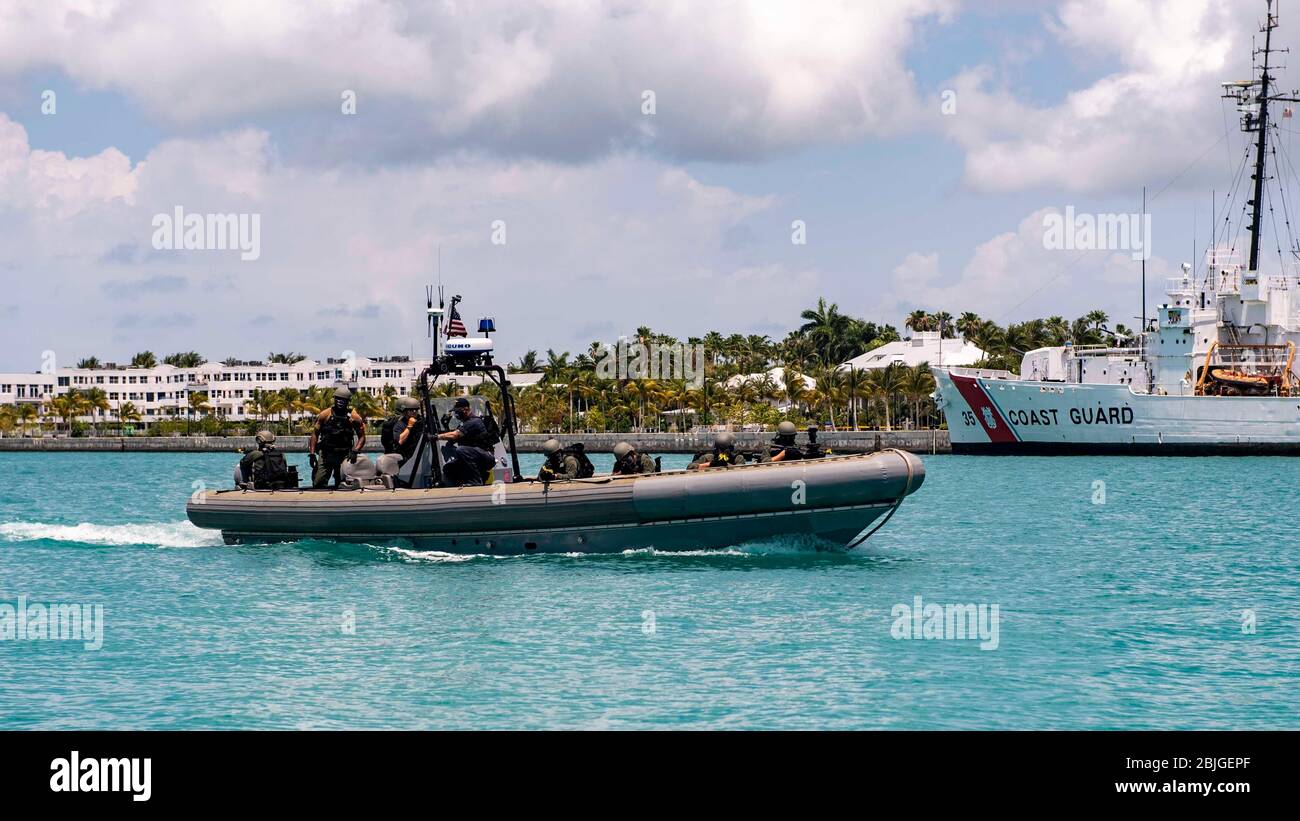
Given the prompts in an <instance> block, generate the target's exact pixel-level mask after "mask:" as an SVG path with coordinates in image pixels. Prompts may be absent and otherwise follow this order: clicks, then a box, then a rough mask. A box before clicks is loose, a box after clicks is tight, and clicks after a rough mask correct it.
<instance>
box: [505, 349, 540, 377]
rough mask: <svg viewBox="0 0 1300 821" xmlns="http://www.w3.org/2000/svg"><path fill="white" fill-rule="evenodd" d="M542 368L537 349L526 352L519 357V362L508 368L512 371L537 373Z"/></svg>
mask: <svg viewBox="0 0 1300 821" xmlns="http://www.w3.org/2000/svg"><path fill="white" fill-rule="evenodd" d="M541 369H542V368H541V364H540V363H539V362H538V361H537V351H528V352H526V353H525V354H524V355H523V356H521V357H519V361H518V362H516V363H515V364H513V365H509V366H507V368H506V370H507V371H508V372H510V373H537V372H538V371H540V370H541Z"/></svg>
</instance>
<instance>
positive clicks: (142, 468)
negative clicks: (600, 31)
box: [0, 454, 1300, 729]
mask: <svg viewBox="0 0 1300 821" xmlns="http://www.w3.org/2000/svg"><path fill="white" fill-rule="evenodd" d="M233 458H234V457H233V455H230V454H0V475H3V476H4V477H5V481H4V483H3V485H0V605H2V604H4V603H6V602H8V603H9V604H11V605H12V604H16V601H17V598H18V596H19V595H25V596H26V597H27V600H28V602H29V603H32V602H61V603H85V604H101V605H102V606H103V609H104V620H105V627H104V634H103V646H102V647H101V648H100V649H98V650H87V649H85V648H84V647H83V644H82V643H80V642H70V641H62V642H59V641H48V640H46V641H31V640H27V641H16V640H6V641H0V729H14V728H159V729H162V728H168V729H173V728H298V727H302V728H354V727H355V728H360V727H367V728H369V727H393V728H452V727H456V728H473V727H483V728H511V727H530V728H545V727H556V728H622V727H633V728H646V727H689V728H811V727H833V728H1195V727H1210V728H1269V727H1288V728H1293V729H1294V728H1297V727H1300V719H1298V718H1297V715H1300V711H1298V710H1297V709H1296V698H1297V694H1300V583H1298V582H1297V566H1298V565H1300V549H1298V543H1300V539H1297V537H1296V533H1295V528H1296V519H1295V510H1296V508H1295V500H1296V488H1297V487H1300V459H1297V460H1282V459H1263V458H1260V459H1211V458H1204V459H1125V458H1095V459H1092V458H1073V459H1071V458H1059V459H1039V458H1019V459H1016V458H980V457H951V456H947V457H945V456H939V457H927V458H926V467H927V471H928V474H927V478H926V482H925V486H924V487H923V488H922V489H921V491H920V492H919V493H918V494H917V495H915V496H913V497H911V498H910V499H909V500H908V502H907V503H905V504H904V505H903V507H902V508H901V509H900V511H899V513H898V515H896V516H895V517H894V519H893V521H891V522H890V523H889V524H888V525H887V526H886V527H885V529H884V530H882V531H881V532H880V533H879V534H877V535H876V536H875V537H874V538H872V539H871V540H870V541H869V542H868V543H867V544H866V545H865V546H864V547H862V548H859V549H858V550H856V551H854V552H852V553H850V554H843V553H836V552H827V551H819V550H817V549H815V547H814V546H811V545H807V544H796V543H780V542H774V543H769V544H762V545H751V546H746V547H744V548H741V549H738V550H727V551H709V552H699V553H695V554H689V555H673V554H659V553H655V552H653V551H641V552H635V553H628V554H624V555H615V556H604V557H581V556H551V557H547V556H526V557H518V558H487V557H481V558H479V557H471V558H468V559H452V558H449V557H446V556H438V555H431V554H420V553H414V552H411V551H404V550H401V549H400V548H395V547H392V546H365V545H343V544H334V543H328V542H304V543H298V544H291V545H275V546H244V547H225V546H222V545H221V544H220V540H219V538H218V537H216V535H215V534H212V533H209V532H206V531H200V530H197V529H194V528H192V527H190V526H189V525H188V523H186V522H185V521H184V512H183V506H184V502H185V500H186V497H187V496H188V495H189V494H190V493H191V491H192V488H193V483H194V482H195V481H196V480H201V481H204V482H206V483H207V484H208V485H209V486H215V487H220V486H225V485H226V484H227V483H228V481H229V480H228V477H229V475H230V468H231V465H232V463H233ZM595 458H596V461H597V464H598V466H599V467H602V468H605V467H607V465H608V460H609V457H608V456H604V457H600V456H597V457H595ZM294 459H295V460H296V461H302V459H303V457H301V456H297V457H294ZM665 462H666V463H668V464H681V463H683V462H684V458H683V457H667V458H666V459H665ZM529 464H531V465H532V466H533V467H535V466H536V461H535V457H532V458H531V459H529V460H526V464H525V469H527V468H528V466H529ZM1095 482H1104V483H1105V486H1104V499H1103V498H1102V496H1101V493H1100V491H1101V490H1102V489H1101V488H1098V487H1095V486H1094V483H1095ZM1096 501H1102V502H1104V503H1101V504H1096V503H1094V502H1096ZM915 596H921V597H923V601H924V602H929V603H939V604H961V603H973V604H984V605H994V604H996V605H997V606H998V608H999V622H998V624H999V628H998V644H997V648H996V649H993V650H982V649H980V643H979V641H971V640H905V639H896V638H894V637H892V635H891V628H892V627H893V626H894V617H893V616H892V615H891V611H892V609H893V608H894V607H895V606H896V605H900V604H908V605H910V604H912V603H913V600H914V597H915ZM1245 610H1250V611H1253V613H1254V618H1255V628H1254V632H1244V631H1243V623H1244V617H1243V611H1245ZM647 611H651V612H652V613H653V617H652V618H651V616H650V614H649V613H647ZM348 612H351V613H352V614H353V624H354V629H353V630H352V631H348V630H347V629H346V627H347V624H346V620H347V614H348ZM651 621H652V622H653V630H651V629H650V627H651Z"/></svg>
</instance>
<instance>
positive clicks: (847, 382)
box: [844, 366, 869, 430]
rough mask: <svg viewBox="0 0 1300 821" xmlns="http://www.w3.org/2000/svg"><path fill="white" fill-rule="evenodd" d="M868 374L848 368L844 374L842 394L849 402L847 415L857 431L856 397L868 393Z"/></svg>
mask: <svg viewBox="0 0 1300 821" xmlns="http://www.w3.org/2000/svg"><path fill="white" fill-rule="evenodd" d="M868 373H869V371H863V370H860V369H858V368H854V367H852V366H850V367H849V369H848V371H847V372H846V373H845V374H844V393H845V395H846V396H847V398H848V400H849V413H850V415H851V417H852V424H853V429H854V430H857V429H858V397H860V396H862V395H863V394H864V393H869V384H868V380H867V374H868Z"/></svg>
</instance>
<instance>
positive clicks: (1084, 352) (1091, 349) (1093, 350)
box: [1070, 345, 1142, 356]
mask: <svg viewBox="0 0 1300 821" xmlns="http://www.w3.org/2000/svg"><path fill="white" fill-rule="evenodd" d="M1070 350H1071V351H1073V352H1074V355H1075V356H1139V355H1141V353H1142V348H1141V346H1139V345H1134V346H1132V347H1129V348H1116V347H1114V346H1112V345H1075V346H1073V347H1072V348H1070Z"/></svg>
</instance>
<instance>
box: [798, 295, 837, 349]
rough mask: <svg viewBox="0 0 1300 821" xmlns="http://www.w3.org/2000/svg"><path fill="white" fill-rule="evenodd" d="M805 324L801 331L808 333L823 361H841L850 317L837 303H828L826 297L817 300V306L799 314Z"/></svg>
mask: <svg viewBox="0 0 1300 821" xmlns="http://www.w3.org/2000/svg"><path fill="white" fill-rule="evenodd" d="M799 316H800V317H801V318H803V319H804V324H803V325H802V326H800V328H799V331H800V332H801V333H803V334H806V335H807V336H808V338H809V339H810V340H812V343H813V345H814V347H815V348H816V349H817V353H818V356H819V357H820V358H821V360H822V362H826V363H829V362H841V361H843V358H842V356H841V354H842V353H843V351H844V345H845V341H846V338H847V335H848V330H849V317H847V316H845V315H844V314H842V313H840V307H839V306H838V305H836V304H835V303H833V302H832V303H831V304H830V305H827V304H826V300H825V299H818V300H817V307H816V308H810V309H808V310H805V311H803V312H802V313H801V314H799Z"/></svg>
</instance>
